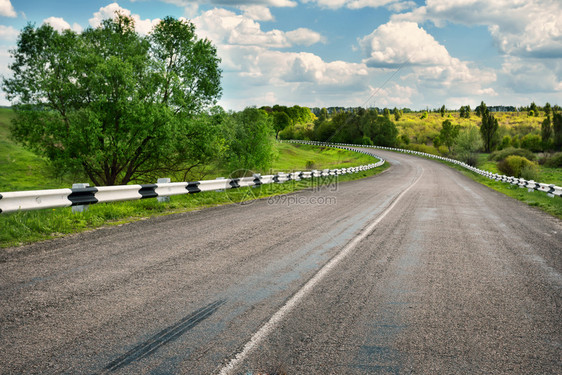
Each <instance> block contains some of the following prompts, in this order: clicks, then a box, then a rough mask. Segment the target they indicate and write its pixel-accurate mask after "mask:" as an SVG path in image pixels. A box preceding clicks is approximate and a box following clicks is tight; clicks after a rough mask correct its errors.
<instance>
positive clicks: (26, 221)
mask: <svg viewBox="0 0 562 375" xmlns="http://www.w3.org/2000/svg"><path fill="white" fill-rule="evenodd" d="M11 116H12V112H11V111H10V110H7V109H0V192H2V191H4V192H6V191H19V190H33V189H50V188H60V187H70V186H71V185H72V183H73V182H83V181H84V180H83V179H82V180H80V179H79V180H78V181H77V180H72V177H68V176H65V177H64V178H60V177H57V176H56V173H55V171H53V170H52V169H51V168H50V166H49V164H48V162H47V161H46V160H44V159H42V158H39V157H37V156H36V155H34V154H33V153H31V152H29V151H27V150H25V149H23V148H22V147H21V146H19V145H17V144H15V143H14V142H13V141H12V140H10V139H9V122H10V119H11ZM277 146H278V149H279V158H278V159H277V160H276V161H275V163H274V164H273V165H272V169H271V173H275V172H277V171H287V172H290V171H297V170H305V169H307V168H306V167H307V164H308V166H309V167H312V168H316V169H325V168H330V169H335V168H343V167H350V166H358V165H363V164H370V163H373V162H374V161H375V159H373V158H372V157H370V156H367V155H363V154H359V153H356V152H352V151H345V150H340V149H334V148H329V147H313V146H308V145H296V144H286V143H284V144H278V145H277ZM386 168H388V165H385V166H383V167H381V168H377V169H376V170H371V171H366V172H361V173H356V174H353V175H344V176H340V177H338V183H339V182H344V181H349V180H354V179H358V178H363V177H367V176H371V175H374V174H377V173H380V172H381V171H383V170H384V169H386ZM213 174H217V175H221V174H220V169H219V170H217V171H214V173H213ZM207 178H214V177H207ZM324 182H327V183H333V182H334V181H324ZM319 183H322V182H321V180H318V179H316V180H315V181H311V180H304V181H302V182H289V183H285V184H268V185H263V186H261V187H258V188H241V189H235V190H228V191H227V192H226V193H224V192H204V193H200V194H189V195H181V196H174V197H171V200H170V202H168V203H158V202H157V200H156V199H146V200H142V201H129V202H116V203H107V204H95V205H92V206H90V207H89V209H88V210H87V211H85V212H83V213H79V214H76V213H72V211H71V209H70V208H56V209H51V210H37V211H25V212H16V213H8V214H0V228H1V230H0V247H8V246H18V245H22V244H25V243H30V242H35V241H40V240H45V239H51V238H56V237H61V236H64V235H67V234H70V233H77V232H81V231H85V230H91V229H94V228H98V227H101V226H108V225H119V224H122V223H126V222H131V221H135V220H142V219H144V218H147V217H151V216H159V215H168V214H172V213H180V212H186V211H193V210H199V209H202V208H205V207H212V206H217V205H222V204H232V203H241V202H244V201H248V200H252V199H255V198H264V197H268V196H272V195H277V194H287V193H291V192H294V191H296V190H300V189H306V188H310V187H313V186H316V185H317V184H319Z"/></svg>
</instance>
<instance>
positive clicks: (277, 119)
mask: <svg viewBox="0 0 562 375" xmlns="http://www.w3.org/2000/svg"><path fill="white" fill-rule="evenodd" d="M272 116H273V129H275V137H276V138H279V132H280V131H282V130H284V129H285V128H287V127H289V126H291V123H292V121H291V118H290V117H289V115H288V114H287V113H285V112H273V114H272Z"/></svg>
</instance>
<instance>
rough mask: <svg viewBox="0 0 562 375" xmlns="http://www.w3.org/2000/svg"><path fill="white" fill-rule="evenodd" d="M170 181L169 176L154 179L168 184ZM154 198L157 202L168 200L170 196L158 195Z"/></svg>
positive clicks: (158, 182) (159, 182)
mask: <svg viewBox="0 0 562 375" xmlns="http://www.w3.org/2000/svg"><path fill="white" fill-rule="evenodd" d="M170 182H172V179H170V178H169V177H164V178H159V179H158V180H157V181H156V183H157V184H169V183H170ZM156 199H157V200H158V202H159V203H166V202H169V201H170V197H169V196H167V195H163V196H158V197H156Z"/></svg>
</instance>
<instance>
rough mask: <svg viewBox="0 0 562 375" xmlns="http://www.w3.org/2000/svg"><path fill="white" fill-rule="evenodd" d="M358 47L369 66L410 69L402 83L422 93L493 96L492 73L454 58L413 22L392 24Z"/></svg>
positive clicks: (369, 36) (363, 39)
mask: <svg viewBox="0 0 562 375" xmlns="http://www.w3.org/2000/svg"><path fill="white" fill-rule="evenodd" d="M359 45H360V47H361V49H362V51H363V53H364V54H365V56H366V58H365V59H364V60H363V62H364V63H365V64H366V65H367V66H369V67H372V68H382V69H385V68H394V69H398V68H403V67H405V68H408V69H409V70H410V71H411V73H409V74H407V75H405V76H402V77H401V79H402V81H404V82H408V85H412V84H413V85H415V86H416V87H418V90H419V91H426V90H432V91H433V92H434V93H435V94H436V95H441V96H444V95H449V96H457V95H465V94H467V93H472V94H474V93H477V92H479V91H482V90H488V93H490V90H489V89H490V87H489V85H490V84H491V83H493V82H495V81H496V75H495V73H493V71H491V70H489V69H479V68H477V67H474V66H473V64H472V63H470V62H467V61H461V60H459V59H458V58H455V57H452V56H451V55H450V54H449V52H448V51H447V49H446V48H445V47H444V46H443V45H441V44H439V43H438V42H437V41H436V40H435V39H434V38H433V36H431V35H430V34H428V33H427V32H426V31H425V30H424V29H423V28H421V27H419V26H418V25H417V24H416V23H414V22H393V21H390V22H388V23H386V24H383V25H381V26H379V27H378V28H377V29H375V30H374V31H373V32H372V33H371V34H369V35H367V36H366V37H364V38H362V39H360V40H359ZM482 92H484V91H482Z"/></svg>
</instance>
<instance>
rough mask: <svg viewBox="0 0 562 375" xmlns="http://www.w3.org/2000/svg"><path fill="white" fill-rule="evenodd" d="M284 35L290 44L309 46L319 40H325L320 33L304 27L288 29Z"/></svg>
mask: <svg viewBox="0 0 562 375" xmlns="http://www.w3.org/2000/svg"><path fill="white" fill-rule="evenodd" d="M286 35H287V39H288V40H289V41H290V42H292V44H298V45H302V46H311V45H313V44H316V43H319V42H322V43H323V42H325V38H324V37H323V36H322V35H321V34H320V33H317V32H316V31H312V30H309V29H305V28H300V29H296V30H293V31H288V32H287V33H286Z"/></svg>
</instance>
